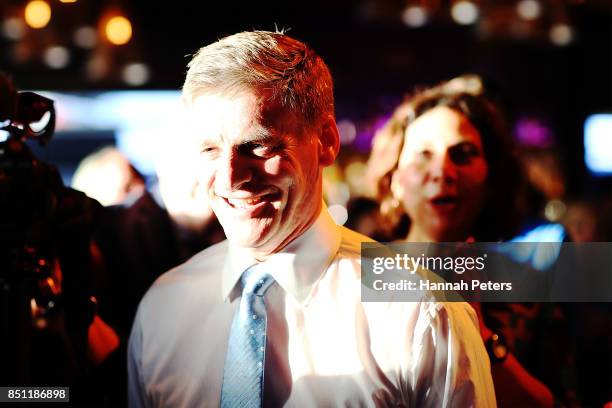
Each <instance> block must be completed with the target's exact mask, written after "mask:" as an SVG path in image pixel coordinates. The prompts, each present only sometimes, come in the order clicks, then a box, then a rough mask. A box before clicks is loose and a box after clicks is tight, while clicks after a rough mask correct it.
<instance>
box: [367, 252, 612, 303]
mask: <svg viewBox="0 0 612 408" xmlns="http://www.w3.org/2000/svg"><path fill="white" fill-rule="evenodd" d="M361 256H362V259H361V261H362V263H361V269H362V300H363V301H367V302H376V301H399V302H401V301H404V302H405V301H419V300H422V299H423V297H424V296H427V295H433V296H434V297H435V298H436V299H438V300H441V301H480V302H609V301H612V243H608V242H603V243H581V244H575V243H555V242H550V243H528V242H520V243H519V242H510V243H472V244H467V243H401V244H398V243H393V244H379V243H363V244H362V247H361Z"/></svg>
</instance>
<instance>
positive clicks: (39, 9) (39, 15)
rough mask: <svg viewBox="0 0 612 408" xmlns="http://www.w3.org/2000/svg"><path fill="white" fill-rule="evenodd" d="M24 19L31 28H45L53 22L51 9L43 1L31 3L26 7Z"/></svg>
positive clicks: (37, 0)
mask: <svg viewBox="0 0 612 408" xmlns="http://www.w3.org/2000/svg"><path fill="white" fill-rule="evenodd" d="M24 17H25V21H26V23H27V24H28V25H29V26H30V27H32V28H43V27H45V26H46V25H47V24H49V21H50V20H51V7H49V4H47V2H45V1H42V0H34V1H31V2H29V3H28V4H27V5H26V7H25V12H24Z"/></svg>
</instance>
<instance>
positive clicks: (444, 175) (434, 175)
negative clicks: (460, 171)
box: [429, 152, 457, 183]
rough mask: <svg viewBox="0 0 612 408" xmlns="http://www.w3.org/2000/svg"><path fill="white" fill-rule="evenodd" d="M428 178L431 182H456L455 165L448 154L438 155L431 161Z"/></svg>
mask: <svg viewBox="0 0 612 408" xmlns="http://www.w3.org/2000/svg"><path fill="white" fill-rule="evenodd" d="M429 177H430V179H431V180H432V181H435V182H441V183H454V182H455V181H456V180H457V165H456V164H455V163H454V162H453V160H452V158H451V157H450V155H449V154H448V152H446V153H444V154H440V155H438V156H437V157H435V158H434V159H433V160H431V162H430V165H429Z"/></svg>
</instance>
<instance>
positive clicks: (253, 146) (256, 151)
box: [244, 143, 277, 157]
mask: <svg viewBox="0 0 612 408" xmlns="http://www.w3.org/2000/svg"><path fill="white" fill-rule="evenodd" d="M244 150H245V153H248V154H252V155H254V156H256V157H270V156H272V155H273V154H274V153H275V152H276V151H277V148H276V147H275V146H272V145H268V144H263V143H248V144H247V145H246V146H244Z"/></svg>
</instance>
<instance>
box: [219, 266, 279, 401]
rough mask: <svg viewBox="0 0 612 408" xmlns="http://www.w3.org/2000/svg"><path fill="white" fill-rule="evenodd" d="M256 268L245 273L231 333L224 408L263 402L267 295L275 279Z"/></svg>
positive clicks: (224, 384)
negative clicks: (265, 298) (265, 299)
mask: <svg viewBox="0 0 612 408" xmlns="http://www.w3.org/2000/svg"><path fill="white" fill-rule="evenodd" d="M263 269H264V268H263V267H260V266H259V265H253V266H251V267H250V268H249V269H247V270H246V271H245V272H244V273H243V274H242V279H241V281H242V298H241V299H240V306H239V308H238V310H237V311H236V314H235V316H234V321H233V323H232V328H231V331H230V337H229V343H228V346H227V356H226V357H225V370H224V372H223V386H222V388H221V407H223V408H235V407H245V408H251V407H253V408H255V407H257V408H259V407H261V406H262V403H263V385H264V367H265V357H266V354H265V353H266V323H267V316H266V306H265V304H264V295H265V293H266V290H268V288H269V287H270V286H271V285H272V284H273V283H274V278H273V277H272V276H271V275H269V274H268V273H266V272H265V271H264V270H263Z"/></svg>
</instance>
